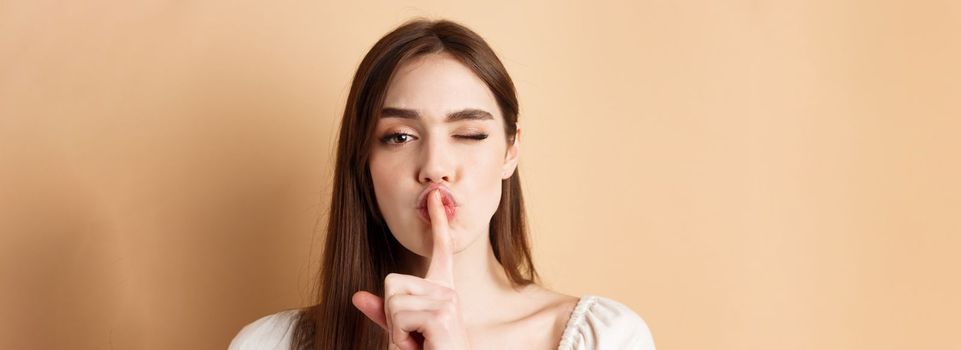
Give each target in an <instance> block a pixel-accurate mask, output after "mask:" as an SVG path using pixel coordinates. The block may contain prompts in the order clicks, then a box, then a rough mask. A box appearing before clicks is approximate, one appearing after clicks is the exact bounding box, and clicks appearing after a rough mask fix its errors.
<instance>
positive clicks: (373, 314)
mask: <svg viewBox="0 0 961 350" xmlns="http://www.w3.org/2000/svg"><path fill="white" fill-rule="evenodd" d="M350 301H351V302H353V303H354V307H356V308H357V309H358V310H360V312H363V313H364V316H367V318H369V319H370V320H371V321H374V323H376V324H377V325H378V326H380V328H383V329H384V330H387V316H386V315H384V300H383V299H381V298H380V297H378V296H376V295H374V294H372V293H370V292H367V291H359V292H357V293H354V296H353V297H352V298H351V300H350Z"/></svg>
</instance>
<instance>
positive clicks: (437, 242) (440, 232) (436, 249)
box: [424, 190, 454, 288]
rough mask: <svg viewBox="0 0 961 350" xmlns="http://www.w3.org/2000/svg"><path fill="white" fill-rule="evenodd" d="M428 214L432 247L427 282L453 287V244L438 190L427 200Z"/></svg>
mask: <svg viewBox="0 0 961 350" xmlns="http://www.w3.org/2000/svg"><path fill="white" fill-rule="evenodd" d="M427 207H428V213H429V215H430V221H431V231H432V233H433V241H434V246H433V250H432V252H431V257H430V266H429V267H428V268H427V275H426V276H425V277H424V278H425V279H427V280H431V281H434V282H439V283H442V284H444V285H446V286H447V287H450V288H453V287H454V266H453V260H454V257H453V254H454V253H453V250H454V248H453V243H452V241H453V240H452V239H451V237H450V229H449V226H448V223H447V212H446V209H445V208H444V203H443V202H442V201H441V197H440V190H434V192H433V193H431V195H430V198H428V200H427Z"/></svg>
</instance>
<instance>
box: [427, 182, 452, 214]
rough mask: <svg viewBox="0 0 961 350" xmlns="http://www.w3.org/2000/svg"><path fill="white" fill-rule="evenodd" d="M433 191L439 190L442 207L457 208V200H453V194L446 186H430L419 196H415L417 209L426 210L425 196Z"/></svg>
mask: <svg viewBox="0 0 961 350" xmlns="http://www.w3.org/2000/svg"><path fill="white" fill-rule="evenodd" d="M434 189H440V194H441V202H442V203H444V205H447V206H451V207H456V206H458V204H457V200H456V199H454V194H453V193H451V191H450V189H448V188H447V186H444V185H441V184H431V185H430V186H427V188H425V189H424V191H422V192H421V193H420V195H419V196H417V209H423V208H427V195H429V194H430V193H431V191H433V190H434Z"/></svg>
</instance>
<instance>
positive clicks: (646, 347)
mask: <svg viewBox="0 0 961 350" xmlns="http://www.w3.org/2000/svg"><path fill="white" fill-rule="evenodd" d="M559 349H561V350H575V349H577V350H580V349H600V350H606V349H643V350H654V339H653V337H652V336H651V331H650V329H648V327H647V323H646V322H644V319H642V318H641V316H639V315H638V314H637V313H635V312H634V310H632V309H631V308H630V307H628V306H627V305H624V304H622V303H620V302H618V301H615V300H612V299H608V298H605V297H601V296H596V295H585V296H583V297H581V299H580V300H579V301H578V302H577V305H576V306H575V307H574V311H573V312H572V313H571V317H570V319H569V320H568V322H567V327H565V329H564V333H563V335H562V336H561V344H560V347H559Z"/></svg>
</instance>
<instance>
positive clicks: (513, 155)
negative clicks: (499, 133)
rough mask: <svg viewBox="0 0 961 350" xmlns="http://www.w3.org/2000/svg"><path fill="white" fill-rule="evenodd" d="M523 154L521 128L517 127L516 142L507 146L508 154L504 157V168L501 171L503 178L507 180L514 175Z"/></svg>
mask: <svg viewBox="0 0 961 350" xmlns="http://www.w3.org/2000/svg"><path fill="white" fill-rule="evenodd" d="M520 156H521V128H520V126H518V127H517V133H516V134H515V135H514V143H513V144H511V145H510V146H507V154H506V155H505V157H506V158H505V159H504V169H503V171H502V172H501V179H503V180H506V179H508V178H510V177H511V176H513V175H514V169H517V161H518V160H520Z"/></svg>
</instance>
